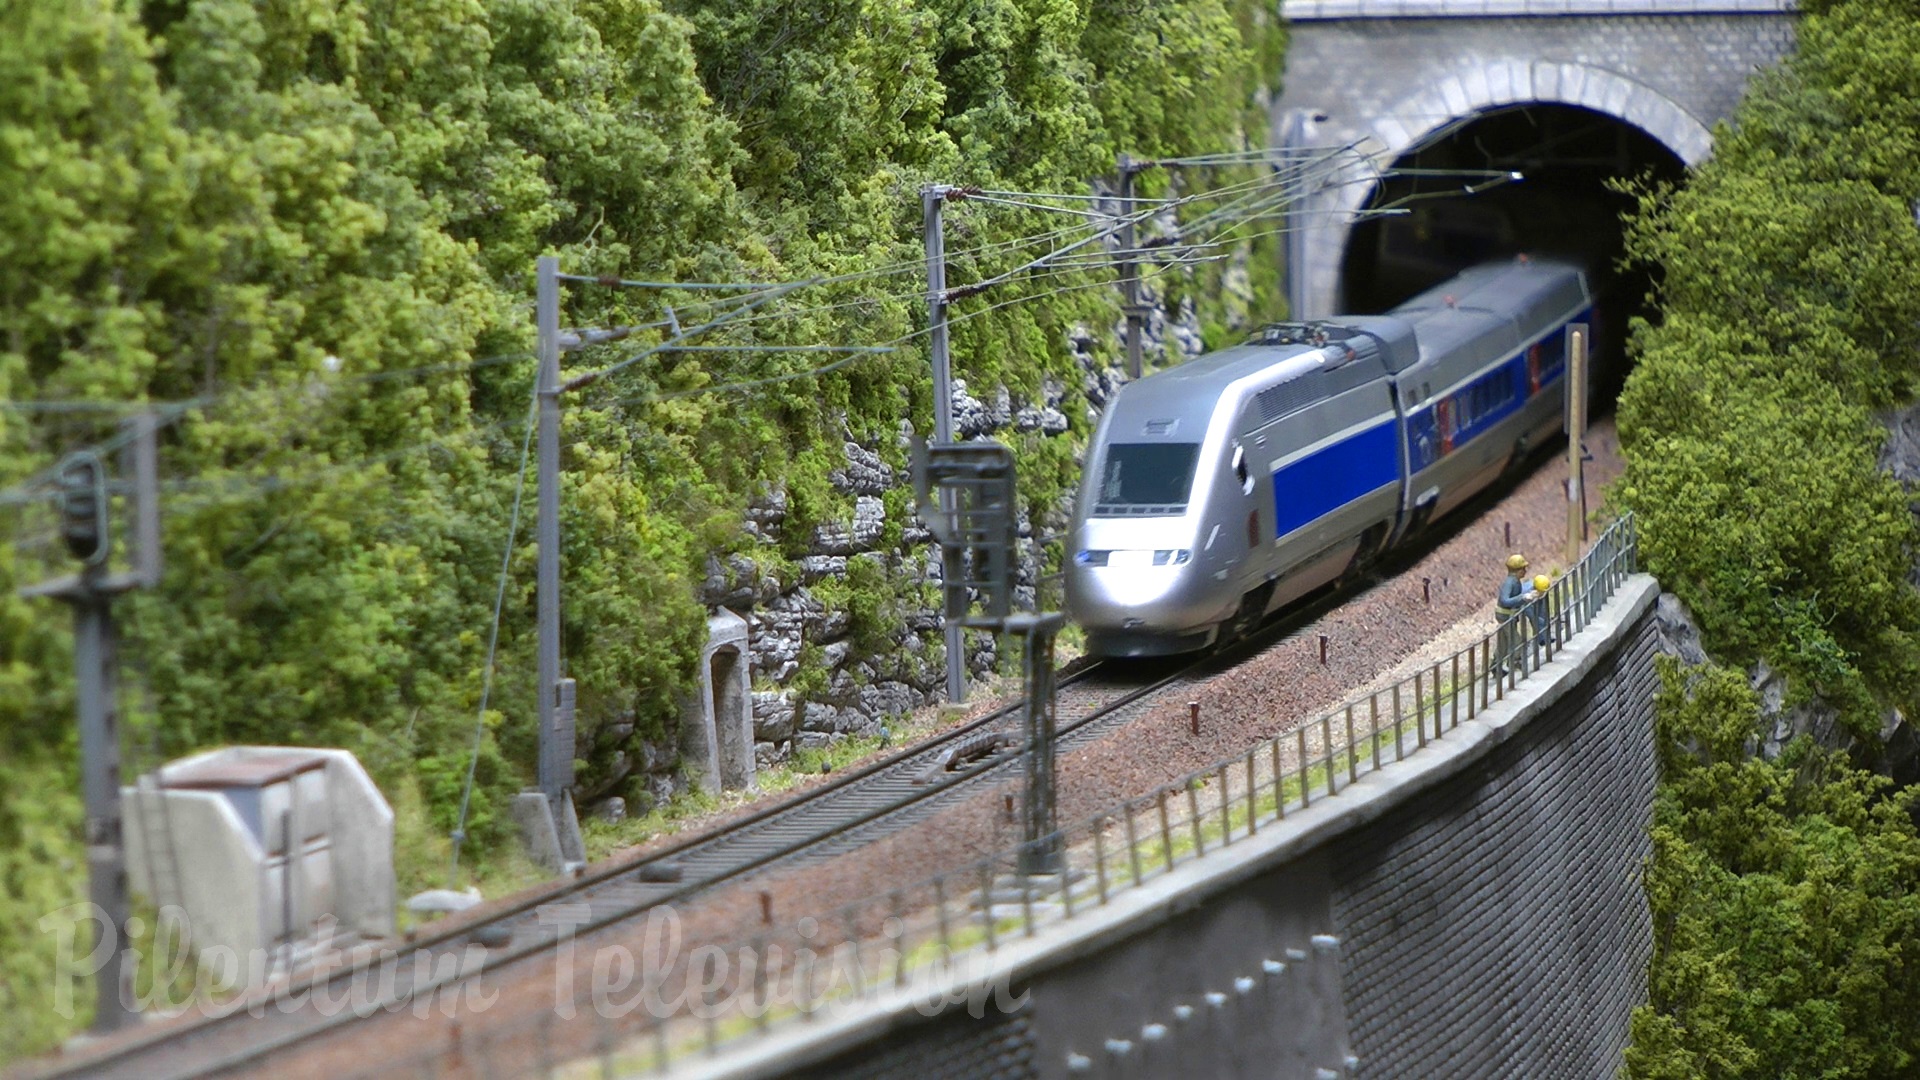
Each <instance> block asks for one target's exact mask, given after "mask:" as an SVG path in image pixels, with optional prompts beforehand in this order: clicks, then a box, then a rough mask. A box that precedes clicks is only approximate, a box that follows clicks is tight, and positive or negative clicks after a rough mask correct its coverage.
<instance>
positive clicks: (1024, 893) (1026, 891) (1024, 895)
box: [987, 874, 1033, 938]
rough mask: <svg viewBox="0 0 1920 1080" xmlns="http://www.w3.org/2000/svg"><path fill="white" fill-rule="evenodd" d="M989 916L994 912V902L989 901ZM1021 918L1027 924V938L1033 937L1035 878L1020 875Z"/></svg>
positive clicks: (1029, 875)
mask: <svg viewBox="0 0 1920 1080" xmlns="http://www.w3.org/2000/svg"><path fill="white" fill-rule="evenodd" d="M987 909H989V915H991V911H993V901H991V899H989V901H987ZM1020 917H1021V919H1023V920H1025V922H1027V936H1029V938H1031V936H1033V876H1031V874H1020Z"/></svg>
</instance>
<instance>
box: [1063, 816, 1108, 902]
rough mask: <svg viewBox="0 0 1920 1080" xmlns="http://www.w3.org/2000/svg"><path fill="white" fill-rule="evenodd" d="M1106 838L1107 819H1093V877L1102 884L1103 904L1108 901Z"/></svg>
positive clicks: (1101, 895)
mask: <svg viewBox="0 0 1920 1080" xmlns="http://www.w3.org/2000/svg"><path fill="white" fill-rule="evenodd" d="M1106 838H1107V830H1106V820H1105V819H1104V818H1095V819H1093V877H1094V880H1095V881H1096V882H1097V883H1098V884H1099V886H1100V902H1101V903H1102V904H1105V903H1106V902H1107V839H1106ZM1063 876H1064V875H1063Z"/></svg>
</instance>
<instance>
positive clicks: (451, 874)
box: [447, 393, 540, 889]
mask: <svg viewBox="0 0 1920 1080" xmlns="http://www.w3.org/2000/svg"><path fill="white" fill-rule="evenodd" d="M539 405H540V396H539V394H537V393H536V394H534V395H533V398H532V400H530V401H529V402H528V403H527V433H526V435H525V436H524V437H523V438H522V439H521V440H520V467H519V468H518V469H517V470H515V472H514V477H513V511H512V513H510V514H509V515H508V516H507V542H506V544H505V546H504V550H502V551H501V553H500V584H499V585H498V587H496V588H495V589H494V592H493V622H492V624H491V625H490V626H489V628H488V630H487V659H486V663H485V665H484V666H482V667H481V669H480V671H481V676H480V710H479V712H478V714H477V715H475V716H474V718H473V749H472V750H471V751H470V752H469V754H468V757H467V779H466V782H465V783H464V784H462V785H461V788H460V814H459V816H458V817H457V818H455V820H454V826H453V832H452V833H451V834H450V836H449V839H451V840H452V841H453V859H452V864H451V865H450V866H449V867H448V869H447V888H449V889H452V888H453V887H454V886H455V885H456V884H458V882H459V877H460V845H461V844H462V843H463V842H464V841H465V840H466V838H467V808H468V806H470V805H471V804H472V801H473V780H474V774H475V773H476V772H477V771H478V770H479V768H480V743H481V740H482V739H483V738H484V737H485V736H486V731H487V704H488V701H489V700H490V699H491V698H492V696H493V663H494V656H495V654H496V653H497V651H498V649H499V645H500V613H501V612H502V611H503V610H505V608H506V603H507V582H508V580H510V579H511V577H512V570H513V545H514V542H515V541H516V540H518V539H519V536H520V498H521V494H522V493H523V492H524V491H525V490H526V486H527V459H528V457H529V456H530V451H531V450H532V448H533V430H534V417H535V416H536V415H537V413H538V412H539Z"/></svg>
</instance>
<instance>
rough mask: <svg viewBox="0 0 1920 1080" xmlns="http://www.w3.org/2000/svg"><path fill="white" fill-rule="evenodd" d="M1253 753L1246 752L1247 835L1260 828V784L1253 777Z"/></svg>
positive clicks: (1250, 751)
mask: <svg viewBox="0 0 1920 1080" xmlns="http://www.w3.org/2000/svg"><path fill="white" fill-rule="evenodd" d="M1253 773H1254V769H1253V751H1252V750H1248V751H1247V835H1248V836H1252V835H1253V834H1254V832H1255V831H1256V830H1258V829H1259V827H1260V824H1259V823H1260V783H1259V780H1258V779H1257V778H1256V777H1255V776H1254V774H1253Z"/></svg>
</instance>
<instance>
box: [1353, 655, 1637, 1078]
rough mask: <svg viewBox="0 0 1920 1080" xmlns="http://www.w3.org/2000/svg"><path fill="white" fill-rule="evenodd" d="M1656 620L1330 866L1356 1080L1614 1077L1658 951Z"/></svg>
mask: <svg viewBox="0 0 1920 1080" xmlns="http://www.w3.org/2000/svg"><path fill="white" fill-rule="evenodd" d="M1654 649H1655V642H1654V634H1653V622H1652V619H1651V617H1648V618H1644V619H1642V620H1641V621H1640V623H1639V624H1638V626H1636V627H1635V628H1634V629H1633V631H1632V633H1631V636H1630V637H1629V638H1628V640H1627V641H1626V642H1625V643H1623V646H1622V647H1621V648H1620V649H1619V650H1618V651H1616V652H1615V653H1614V654H1612V657H1611V658H1610V661H1609V662H1608V663H1607V664H1605V665H1603V666H1602V667H1601V668H1600V669H1598V670H1597V671H1596V672H1595V673H1594V675H1593V676H1592V677H1590V678H1589V679H1587V680H1586V682H1585V683H1584V684H1583V685H1582V686H1580V687H1579V688H1578V689H1577V690H1575V691H1574V692H1572V693H1570V694H1568V695H1567V696H1566V697H1563V698H1562V699H1561V700H1560V701H1559V702H1558V703H1557V704H1556V705H1555V707H1554V708H1553V709H1551V710H1550V711H1549V712H1547V713H1546V714H1544V715H1542V716H1539V717H1536V718H1535V719H1534V720H1533V721H1532V722H1531V723H1530V724H1529V725H1528V726H1527V727H1526V729H1525V730H1524V731H1523V732H1522V733H1521V734H1520V735H1519V736H1518V737H1516V738H1515V739H1513V740H1510V741H1509V742H1507V743H1506V744H1504V745H1502V746H1501V747H1499V748H1498V749H1496V750H1495V751H1494V752H1493V754H1491V755H1490V756H1489V757H1488V758H1487V759H1486V760H1485V761H1483V762H1481V763H1480V764H1479V765H1478V766H1477V767H1475V768H1472V769H1469V770H1467V771H1465V772H1464V773H1462V774H1460V775H1456V776H1454V777H1453V778H1451V779H1450V780H1448V781H1447V782H1446V783H1444V784H1442V785H1440V786H1438V787H1436V788H1434V789H1432V790H1430V791H1428V792H1426V793H1424V794H1423V795H1421V796H1420V797H1417V798H1415V799H1413V800H1410V801H1409V802H1408V803H1406V804H1404V805H1402V806H1401V807H1399V808H1397V809H1396V810H1395V811H1394V812H1393V813H1391V814H1389V815H1388V816H1386V817H1384V818H1382V819H1381V820H1379V821H1377V822H1375V823H1373V824H1371V825H1369V826H1367V827H1366V828H1364V829H1361V830H1359V831H1358V832H1356V833H1354V834H1352V835H1351V836H1349V837H1346V838H1343V839H1342V840H1341V841H1340V842H1339V843H1338V846H1337V849H1336V851H1337V854H1336V855H1335V870H1334V876H1335V888H1334V897H1333V904H1334V922H1335V924H1336V925H1337V926H1339V927H1340V928H1341V934H1342V937H1343V944H1342V948H1341V952H1342V957H1343V962H1344V964H1345V978H1344V983H1345V987H1346V991H1345V992H1346V1014H1347V1017H1348V1023H1349V1037H1350V1043H1349V1045H1350V1046H1351V1048H1352V1052H1353V1053H1354V1055H1355V1056H1357V1057H1358V1058H1359V1062H1360V1065H1359V1068H1358V1069H1357V1070H1356V1071H1355V1073H1354V1075H1356V1076H1361V1077H1382V1078H1386V1077H1413V1076H1418V1077H1435V1078H1438V1077H1476V1078H1478V1077H1554V1078H1572V1077H1593V1078H1596V1080H1598V1078H1603V1077H1610V1076H1612V1075H1613V1074H1614V1071H1615V1069H1616V1068H1617V1067H1618V1065H1619V1062H1620V1052H1621V1049H1622V1048H1623V1047H1624V1046H1625V1045H1626V1036H1627V1019H1628V1014H1629V1012H1630V1011H1631V1009H1632V1008H1633V1006H1634V1005H1635V1004H1637V1003H1639V1002H1640V1001H1641V1000H1643V999H1644V996H1645V989H1644V988H1645V971H1646V963H1647V959H1648V957H1649V955H1650V952H1651V949H1652V938H1651V929H1650V926H1649V922H1648V917H1647V910H1646V902H1645V899H1644V896H1643V894H1642V892H1641V888H1640V880H1639V870H1640V867H1641V866H1642V864H1643V863H1644V860H1645V858H1646V856H1647V854H1648V851H1649V847H1648V841H1647V835H1646V830H1647V825H1648V821H1649V818H1650V815H1651V807H1652V803H1653V788H1654V780H1655V776H1654V761H1653V691H1654V679H1655V675H1654V670H1653V653H1654Z"/></svg>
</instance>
